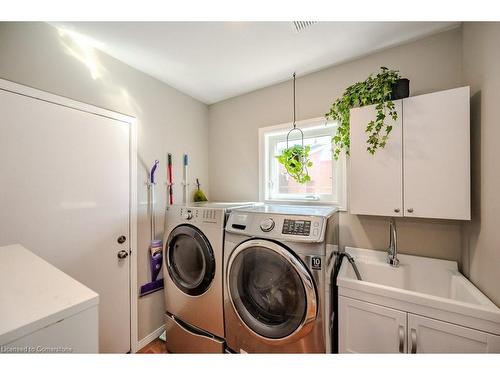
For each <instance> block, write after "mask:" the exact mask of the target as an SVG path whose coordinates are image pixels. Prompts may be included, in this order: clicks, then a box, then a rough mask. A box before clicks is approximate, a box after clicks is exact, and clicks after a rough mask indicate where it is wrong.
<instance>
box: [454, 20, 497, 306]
mask: <svg viewBox="0 0 500 375" xmlns="http://www.w3.org/2000/svg"><path fill="white" fill-rule="evenodd" d="M499 43H500V23H464V26H463V74H464V82H465V83H467V84H469V85H470V86H471V96H472V98H471V143H472V152H471V159H472V160H471V162H472V163H471V164H472V221H471V222H470V223H465V224H464V234H465V235H464V248H463V264H464V270H465V271H466V273H467V274H468V276H469V277H470V279H471V281H472V282H473V283H474V284H475V285H477V286H478V287H479V289H481V290H482V291H483V292H484V293H485V294H486V295H488V297H490V298H491V299H492V300H493V302H495V303H496V304H497V305H499V306H500V230H499V227H498V223H499V214H500V199H499V194H500V168H499V166H498V161H499V150H500V120H499V119H500V106H499V104H500V65H499V61H500V48H499V45H500V44H499Z"/></svg>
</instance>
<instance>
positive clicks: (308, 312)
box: [224, 205, 338, 353]
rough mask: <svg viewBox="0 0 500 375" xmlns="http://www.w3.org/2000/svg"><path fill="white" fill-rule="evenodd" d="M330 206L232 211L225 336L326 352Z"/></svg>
mask: <svg viewBox="0 0 500 375" xmlns="http://www.w3.org/2000/svg"><path fill="white" fill-rule="evenodd" d="M337 248H338V212H337V209H336V208H334V207H325V206H323V207H310V206H284V205H263V206H260V207H253V208H242V209H237V210H234V211H232V212H231V214H230V216H229V219H228V222H227V224H226V239H225V243H224V321H225V334H226V342H227V345H228V347H229V348H230V349H232V350H233V351H235V352H249V353H327V352H330V342H331V332H330V321H331V313H330V311H331V310H330V309H331V297H330V295H331V293H330V290H329V282H330V273H331V269H332V263H333V254H334V252H335V251H336V250H337Z"/></svg>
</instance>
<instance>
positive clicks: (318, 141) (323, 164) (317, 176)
mask: <svg viewBox="0 0 500 375" xmlns="http://www.w3.org/2000/svg"><path fill="white" fill-rule="evenodd" d="M296 144H297V145H300V144H301V141H300V140H295V141H289V143H288V145H289V146H293V145H296ZM304 145H309V146H310V147H311V150H310V152H309V159H310V160H311V161H312V163H313V166H312V167H311V168H309V169H308V172H309V176H311V181H309V182H307V183H305V184H299V183H298V182H296V181H295V180H294V179H293V178H292V177H291V176H290V175H289V174H288V173H287V172H286V170H285V167H284V166H283V165H282V164H280V163H279V162H278V161H277V160H276V158H274V160H275V161H274V162H275V163H276V165H277V168H278V181H276V182H277V187H276V193H278V194H294V195H296V194H301V195H316V194H326V195H331V194H333V187H332V180H333V165H332V146H331V136H330V135H324V136H318V137H309V138H304ZM285 148H286V141H280V142H277V143H276V154H275V155H280V154H281V152H282V151H283V150H284V149H285Z"/></svg>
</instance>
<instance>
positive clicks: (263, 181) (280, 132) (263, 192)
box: [259, 117, 347, 209]
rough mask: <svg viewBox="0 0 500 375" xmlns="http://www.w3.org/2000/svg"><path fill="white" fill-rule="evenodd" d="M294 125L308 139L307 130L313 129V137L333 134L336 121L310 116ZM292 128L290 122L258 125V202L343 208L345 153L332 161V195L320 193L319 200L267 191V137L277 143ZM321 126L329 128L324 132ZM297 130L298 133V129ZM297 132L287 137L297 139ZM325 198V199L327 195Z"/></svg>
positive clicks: (268, 161)
mask: <svg viewBox="0 0 500 375" xmlns="http://www.w3.org/2000/svg"><path fill="white" fill-rule="evenodd" d="M296 124H297V127H299V128H300V129H301V130H303V131H304V135H305V136H306V137H307V138H309V136H308V135H307V133H311V132H316V134H317V135H316V136H322V135H326V134H328V135H333V134H334V133H335V129H336V127H337V126H338V125H337V123H336V122H331V121H327V120H326V119H325V118H324V117H318V118H313V119H307V120H302V121H297V122H296ZM292 127H293V123H291V122H288V123H283V124H279V125H273V126H267V127H262V128H259V198H260V200H261V201H263V202H266V203H294V204H312V205H336V206H339V207H340V208H341V209H345V207H346V183H347V181H346V180H347V178H346V177H347V174H346V157H345V154H344V153H341V155H340V157H339V160H338V161H335V160H334V159H333V158H332V161H333V165H332V168H333V175H334V176H337V178H338V179H339V180H340V183H337V184H333V183H332V185H333V188H334V190H335V192H334V194H332V195H327V196H326V197H325V196H323V197H322V196H320V197H319V199H315V198H311V199H308V198H305V197H304V196H303V195H302V194H300V195H295V196H294V195H288V194H286V195H285V194H284V195H283V196H278V197H276V196H274V195H271V194H270V173H271V172H272V171H271V169H272V168H271V161H270V138H271V137H273V138H275V139H274V140H273V141H272V142H273V144H276V143H277V142H280V141H282V140H285V139H286V134H287V133H288V131H289V130H290V129H291V128H292ZM324 129H328V131H325V130H324ZM297 133H298V132H297ZM278 136H281V137H282V138H279V139H277V138H276V137H278ZM298 138H299V136H298V135H294V136H293V137H292V138H290V139H298ZM327 197H328V198H327Z"/></svg>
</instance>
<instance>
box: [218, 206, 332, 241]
mask: <svg viewBox="0 0 500 375" xmlns="http://www.w3.org/2000/svg"><path fill="white" fill-rule="evenodd" d="M325 223H326V219H325V218H324V217H320V216H312V215H311V216H305V215H279V214H271V215H269V214H266V213H248V212H237V211H233V212H231V214H230V215H229V219H228V222H227V224H226V230H227V231H228V232H231V233H238V234H245V235H248V236H256V237H263V238H274V239H277V240H285V241H286V240H290V241H296V242H321V241H322V240H323V238H324V233H325V226H326V225H325Z"/></svg>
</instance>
